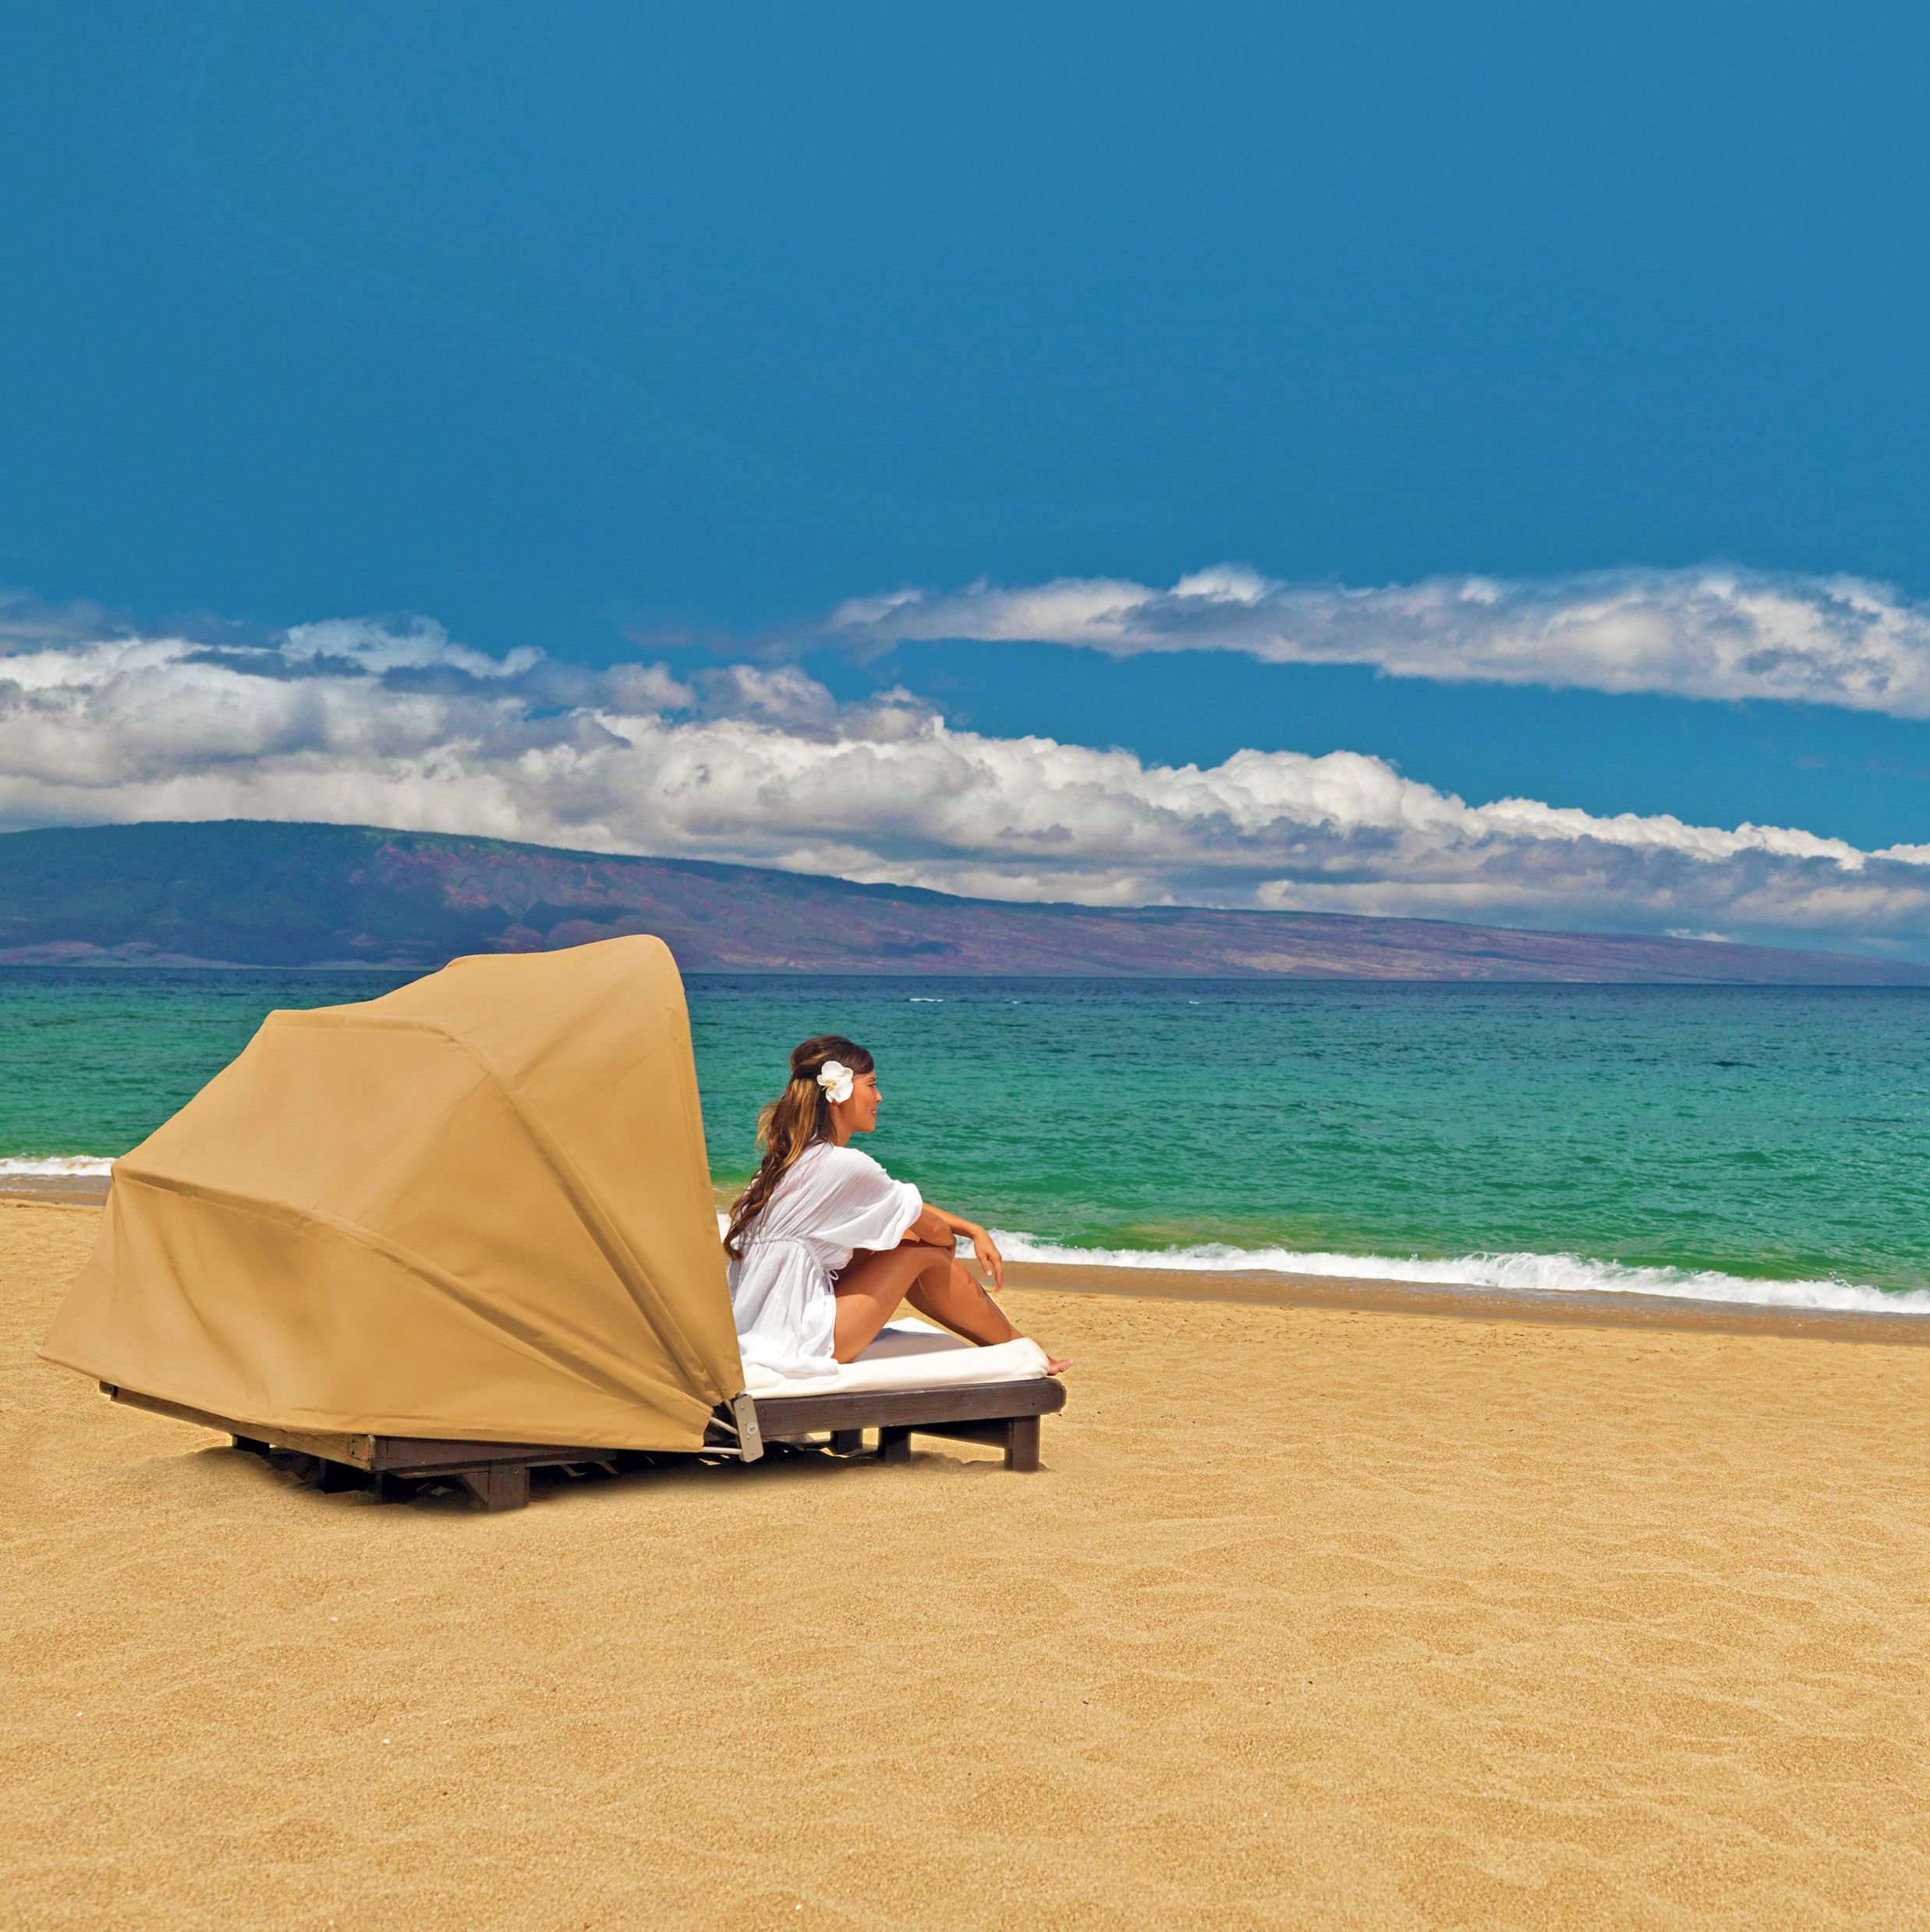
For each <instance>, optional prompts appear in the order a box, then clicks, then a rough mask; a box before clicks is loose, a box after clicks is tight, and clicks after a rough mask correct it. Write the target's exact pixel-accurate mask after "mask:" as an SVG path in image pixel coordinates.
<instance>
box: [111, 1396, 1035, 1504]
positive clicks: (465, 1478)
mask: <svg viewBox="0 0 1930 1932" xmlns="http://www.w3.org/2000/svg"><path fill="white" fill-rule="evenodd" d="M101 1393H102V1394H103V1395H104V1396H111V1397H112V1399H114V1400H115V1401H116V1402H121V1403H126V1404H127V1406H128V1407H129V1408H133V1409H147V1410H151V1411H152V1412H153V1413H154V1414H156V1415H165V1416H172V1417H175V1420H176V1421H182V1422H193V1423H196V1424H199V1426H200V1427H201V1428H204V1429H213V1430H214V1431H216V1432H217V1433H218V1434H219V1435H227V1436H232V1438H234V1444H235V1448H236V1449H245V1450H247V1451H249V1452H250V1453H252V1454H254V1455H257V1456H267V1455H269V1454H271V1453H273V1452H274V1451H277V1450H282V1451H286V1452H289V1453H292V1454H294V1455H296V1456H305V1457H306V1458H308V1459H309V1461H310V1463H312V1464H313V1467H311V1468H310V1469H308V1470H306V1471H305V1472H304V1473H305V1474H307V1475H308V1476H309V1477H310V1478H311V1479H312V1480H313V1481H315V1482H316V1483H317V1484H318V1485H319V1486H320V1488H323V1489H325V1490H342V1489H370V1488H372V1489H374V1491H375V1492H376V1494H377V1495H378V1496H381V1497H382V1498H383V1499H391V1498H393V1497H395V1496H396V1495H398V1494H400V1493H401V1491H399V1489H398V1482H399V1481H401V1480H402V1479H405V1478H406V1479H409V1480H412V1481H413V1480H418V1479H420V1478H423V1477H454V1478H459V1480H460V1481H462V1483H463V1484H465V1485H466V1487H467V1488H468V1489H469V1491H470V1492H471V1493H472V1494H473V1495H474V1496H475V1497H476V1500H477V1501H478V1502H480V1503H481V1504H482V1506H483V1508H484V1509H521V1508H522V1506H523V1505H524V1504H525V1503H526V1502H528V1501H529V1472H530V1470H533V1469H545V1468H554V1467H558V1466H559V1465H561V1464H566V1463H577V1464H589V1465H596V1464H602V1465H604V1466H614V1464H615V1463H616V1462H617V1461H618V1460H619V1459H621V1458H622V1457H625V1456H632V1455H633V1454H635V1453H636V1452H633V1451H631V1450H629V1449H599V1448H597V1447H595V1446H593V1445H586V1444H575V1445H567V1444H561V1443H547V1442H447V1441H443V1440H440V1439H438V1438H434V1437H429V1436H413V1435H320V1434H310V1433H307V1432H305V1431H301V1430H297V1429H279V1428H271V1427H269V1426H268V1425H267V1424H257V1423H252V1422H246V1421H237V1420H236V1419H235V1418H234V1417H230V1416H218V1415H210V1414H207V1412H206V1411H205V1410H200V1409H190V1408H189V1407H186V1405H185V1404H184V1403H179V1402H164V1401H163V1400H162V1399H161V1398H160V1397H159V1396H144V1395H142V1394H140V1393H139V1392H137V1391H136V1390H134V1389H122V1388H119V1387H117V1386H115V1384H113V1383H112V1382H102V1383H101ZM1064 1407H1065V1385H1064V1383H1063V1382H1059V1381H1058V1380H1057V1378H1054V1377H1050V1376H1045V1375H1037V1376H1032V1377H1029V1378H1027V1379H1026V1380H1025V1381H1024V1382H986V1383H983V1384H981V1385H977V1386H976V1387H974V1386H961V1387H957V1388H951V1389H894V1390H891V1391H888V1392H882V1393H880V1394H876V1395H862V1394H841V1395H823V1396H809V1395H805V1396H763V1397H760V1398H759V1399H757V1400H756V1402H755V1403H752V1402H751V1400H750V1399H749V1397H748V1396H738V1399H737V1402H736V1403H735V1405H734V1406H733V1407H726V1408H724V1409H721V1410H719V1411H718V1412H717V1417H716V1418H715V1419H714V1421H713V1422H712V1424H711V1425H710V1428H709V1430H708V1431H706V1434H705V1438H704V1445H703V1450H701V1451H699V1452H698V1453H703V1454H711V1455H720V1456H733V1457H737V1458H739V1459H741V1460H744V1461H747V1462H748V1461H753V1460H756V1457H757V1456H760V1455H762V1454H763V1447H762V1444H763V1442H797V1441H800V1440H802V1439H804V1438H807V1437H809V1436H813V1435H823V1434H826V1433H827V1432H828V1433H829V1435H830V1446H831V1447H832V1448H833V1449H836V1450H838V1451H840V1452H841V1453H844V1454H846V1455H855V1454H858V1453H862V1450H863V1449H864V1446H865V1431H866V1430H868V1429H875V1430H876V1431H877V1435H878V1445H877V1451H876V1453H877V1456H878V1460H880V1462H884V1463H902V1462H905V1461H908V1460H909V1459H910V1456H911V1453H912V1436H913V1435H937V1436H944V1437H947V1438H951V1440H952V1441H954V1442H987V1443H992V1444H995V1445H997V1446H999V1447H1000V1448H1002V1449H1004V1452H1005V1467H1007V1469H1017V1470H1035V1469H1036V1468H1037V1467H1039V1417H1041V1416H1047V1415H1054V1414H1057V1412H1058V1411H1059V1410H1061V1409H1063V1408H1064ZM747 1410H748V1411H749V1413H748V1414H746V1411H747ZM760 1438H761V1440H760Z"/></svg>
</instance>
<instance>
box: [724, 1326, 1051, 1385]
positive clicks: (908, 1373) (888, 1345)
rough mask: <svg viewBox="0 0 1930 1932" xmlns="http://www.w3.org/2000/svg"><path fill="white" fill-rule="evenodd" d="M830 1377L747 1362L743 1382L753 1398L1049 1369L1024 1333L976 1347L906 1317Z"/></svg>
mask: <svg viewBox="0 0 1930 1932" xmlns="http://www.w3.org/2000/svg"><path fill="white" fill-rule="evenodd" d="M835 1368H836V1372H835V1373H834V1374H832V1375H775V1374H774V1373H773V1372H772V1371H770V1370H769V1369H767V1368H759V1367H757V1366H756V1364H747V1365H746V1366H745V1371H744V1382H745V1387H746V1388H747V1389H749V1391H750V1392H751V1393H752V1395H753V1396H841V1395H856V1394H861V1393H862V1394H876V1393H880V1392H883V1391H885V1390H887V1389H960V1388H972V1387H976V1386H979V1385H983V1384H984V1383H986V1382H1024V1381H1026V1380H1028V1379H1029V1378H1031V1377H1032V1376H1034V1375H1043V1374H1044V1373H1045V1372H1046V1352H1045V1350H1043V1349H1042V1348H1041V1347H1040V1346H1039V1344H1038V1343H1036V1342H1032V1341H1028V1340H1027V1339H1025V1337H1024V1336H1020V1337H1019V1339H1018V1340H1017V1341H1015V1342H998V1343H993V1346H991V1347H990V1348H977V1347H975V1346H973V1345H972V1343H969V1342H967V1341H965V1340H962V1339H961V1338H960V1337H959V1336H955V1335H949V1334H947V1332H945V1330H944V1329H939V1328H934V1327H933V1325H931V1324H930V1322H920V1321H919V1320H918V1319H916V1318H915V1317H908V1318H906V1319H905V1320H904V1321H901V1322H887V1324H886V1325H885V1326H884V1329H881V1330H880V1332H879V1335H878V1339H876V1341H875V1342H873V1343H872V1344H871V1346H869V1348H867V1349H866V1350H865V1351H864V1353H862V1354H861V1355H860V1356H859V1357H858V1359H857V1360H856V1361H854V1362H840V1363H838V1364H835Z"/></svg>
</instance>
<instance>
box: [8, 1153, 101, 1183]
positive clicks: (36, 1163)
mask: <svg viewBox="0 0 1930 1932" xmlns="http://www.w3.org/2000/svg"><path fill="white" fill-rule="evenodd" d="M113 1166H114V1163H113V1162H112V1161H111V1160H108V1159H104V1158H103V1157H102V1156H101V1155H97V1154H9V1155H4V1156H0V1180H5V1179H7V1178H8V1177H9V1176H10V1175H22V1176H24V1175H30V1174H31V1175H47V1174H104V1173H108V1172H110V1171H111V1170H112V1168H113Z"/></svg>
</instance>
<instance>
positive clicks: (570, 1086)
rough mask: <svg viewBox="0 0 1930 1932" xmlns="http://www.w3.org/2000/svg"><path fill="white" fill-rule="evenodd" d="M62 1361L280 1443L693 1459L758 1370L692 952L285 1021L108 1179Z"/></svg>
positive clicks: (583, 961) (567, 953) (61, 1319)
mask: <svg viewBox="0 0 1930 1932" xmlns="http://www.w3.org/2000/svg"><path fill="white" fill-rule="evenodd" d="M42 1353H44V1354H45V1355H46V1356H47V1357H48V1358H49V1359H50V1360H51V1361H55V1362H58V1363H61V1364H64V1365H66V1366H67V1367H69V1368H75V1369H78V1370H80V1371H81V1372H82V1373H83V1374H85V1375H90V1376H93V1377H95V1378H97V1379H99V1380H101V1381H102V1382H112V1383H114V1384H115V1385H118V1386H120V1387H122V1388H126V1389H132V1390H135V1391H137V1392H140V1393H142V1394H144V1395H149V1396H158V1397H160V1398H161V1399H164V1400H166V1401H171V1402H176V1403H182V1405H184V1406H186V1407H192V1408H197V1409H201V1410H207V1411H208V1412H209V1413H211V1414H216V1415H220V1416H224V1417H232V1418H233V1419H235V1420H236V1421H247V1422H253V1423H258V1424H263V1425H264V1426H266V1427H269V1428H273V1427H275V1426H279V1427H281V1428H285V1429H290V1430H297V1431H321V1432H333V1433H339V1432H347V1433H353V1434H379V1435H416V1436H439V1437H448V1438H454V1439H459V1440H462V1441H467V1442H544V1443H565V1444H572V1445H583V1446H586V1447H604V1448H611V1449H694V1448H696V1446H697V1445H698V1444H699V1442H700V1441H701V1440H702V1438H703V1429H704V1425H705V1423H706V1420H707V1419H708V1417H709V1415H710V1410H712V1409H713V1408H714V1407H715V1406H716V1405H717V1403H720V1402H725V1401H728V1400H729V1399H731V1397H732V1396H735V1395H736V1394H737V1393H738V1392H739V1391H740V1390H742V1388H743V1386H744V1375H743V1369H742V1364H741V1362H740V1361H739V1359H738V1350H737V1336H736V1332H735V1329H734V1327H733V1326H732V1324H731V1304H730V1296H729V1292H728V1288H727V1286H726V1285H725V1280H724V1252H723V1248H722V1246H721V1243H720V1241H719V1240H718V1238H717V1216H716V1210H715V1206H714V1198H713V1196H712V1194H711V1190H710V1171H709V1167H708V1164H707V1162H706V1159H705V1154H704V1141H703V1118H702V1115H701V1113H700V1111H699V1106H698V1100H697V1081H696V1068H695V1067H694V1064H693V1063H692V1058H691V1051H690V1026H689V1016H688V1014H687V1013H686V1011H685V1005H684V996H683V985H682V981H681V980H680V979H679V978H678V973H677V968H676V965H675V962H674V961H672V959H671V956H670V953H669V950H668V948H667V947H665V946H664V944H663V943H662V942H661V941H660V940H658V939H649V938H643V937H637V938H628V939H607V940H604V941H602V942H600V943H597V944H596V945H592V946H582V947H572V948H569V949H568V950H563V951H560V952H554V953H539V954H513V955H500V956H494V957H476V958H469V959H459V960H457V961H454V962H453V963H452V964H450V965H448V966H447V967H445V968H444V969H443V970H442V971H441V972H438V973H432V974H430V975H429V976H428V977H427V978H423V979H420V980H417V981H416V982H413V984H411V985H406V986H403V987H401V988H398V989H397V990H396V991H395V992H394V993H388V994H385V995H384V996H382V997H381V999H378V1000H369V1001H367V1002H366V1003H363V1004H360V1005H355V1006H344V1007H321V1008H319V1009H316V1010H311V1011H306V1012H293V1013H274V1014H270V1015H269V1016H268V1017H267V1020H266V1021H264V1022H263V1024H262V1026H261V1029H260V1031H259V1032H258V1033H257V1034H256V1035H255V1037H254V1039H253V1041H252V1042H250V1044H249V1046H247V1048H246V1049H245V1050H244V1051H243V1053H242V1054H241V1055H240V1056H239V1058H238V1059H237V1060H235V1061H234V1063H232V1065H231V1066H229V1067H227V1068H225V1070H223V1071H222V1072H221V1073H220V1074H217V1075H216V1076H215V1077H214V1079H213V1080H212V1081H210V1082H209V1083H208V1085H207V1086H206V1087H205V1088H203V1089H202V1091H201V1092H200V1093H199V1094H197V1095H196V1096H195V1098H194V1099H193V1100H191V1101H190V1102H189V1103H188V1104H187V1106H185V1107H183V1108H182V1109H181V1111H180V1112H179V1113H177V1114H176V1115H175V1116H174V1117H173V1119H172V1120H169V1121H168V1122H167V1123H165V1125H164V1126H162V1127H160V1128H159V1129H158V1130H157V1131H155V1132H154V1134H151V1136H150V1137H149V1138H147V1140H146V1141H143V1142H142V1143H141V1145H140V1146H139V1147H137V1148H135V1149H134V1151H133V1152H132V1153H130V1154H129V1155H126V1156H125V1157H124V1158H123V1159H121V1160H119V1161H118V1162H116V1163H115V1169H114V1178H113V1183H112V1187H111V1188H110V1190H109V1193H108V1207H107V1212H106V1214H105V1215H104V1220H103V1223H102V1227H101V1236H100V1239H99V1241H98V1243H97V1246H96V1247H95V1250H94V1256H93V1258H92V1259H91V1260H90V1262H89V1263H88V1265H87V1268H86V1269H84V1270H83V1272H82V1274H81V1275H80V1278H79V1279H78V1280H77V1281H76V1283H75V1284H74V1286H73V1289H72V1290H70V1292H69V1294H68V1297H67V1298H66V1301H65V1302H64V1303H63V1304H62V1307H61V1309H60V1311H59V1313H58V1315H57V1316H56V1317H55V1322H54V1325H53V1329H52V1330H51V1332H50V1334H49V1335H48V1339H47V1341H46V1343H45V1346H44V1349H43V1350H42Z"/></svg>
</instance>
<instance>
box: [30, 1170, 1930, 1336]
mask: <svg viewBox="0 0 1930 1932" xmlns="http://www.w3.org/2000/svg"><path fill="white" fill-rule="evenodd" d="M107 1191H108V1181H107V1177H106V1176H105V1175H104V1174H76V1175H73V1176H65V1175H59V1176H56V1175H47V1176H41V1175H36V1176H33V1177H20V1179H19V1183H18V1184H12V1185H9V1184H0V1206H5V1205H15V1204H18V1205H28V1206H38V1207H57V1208H76V1209H80V1208H99V1207H101V1205H103V1204H104V1202H105V1201H106V1199H107ZM1005 1279H1006V1282H1007V1285H1008V1286H1011V1287H1014V1288H1019V1289H1029V1290H1037V1291H1040V1292H1043V1293H1050V1294H1065V1295H1103V1296H1107V1297H1117V1298H1119V1299H1121V1300H1139V1301H1187V1302H1209V1303H1219V1304H1233V1305H1235V1306H1238V1307H1262V1308H1319V1309H1327V1310H1331V1311H1336V1312H1339V1313H1345V1314H1353V1315H1427V1316H1432V1317H1435V1318H1441V1319H1446V1320H1449V1321H1458V1322H1526V1323H1528V1324H1530V1325H1534V1326H1549V1325H1553V1326H1556V1327H1562V1328H1587V1329H1646V1330H1648V1331H1651V1332H1656V1333H1663V1332H1667V1333H1674V1334H1700V1335H1764V1336H1789V1337H1791V1338H1794V1339H1801V1340H1805V1341H1819V1342H1857V1343H1864V1344H1866V1345H1870V1344H1874V1345H1875V1346H1889V1347H1903V1348H1925V1347H1930V1316H1925V1315H1886V1314H1884V1313H1882V1312H1881V1311H1876V1310H1870V1311H1863V1310H1861V1309H1835V1308H1790V1307H1771V1306H1767V1305H1762V1304H1753V1303H1750V1302H1742V1301H1703V1300H1696V1299H1694V1298H1693V1297H1687V1296H1678V1295H1649V1294H1624V1293H1610V1292H1606V1291H1595V1290H1584V1289H1577V1290H1563V1291H1556V1290H1543V1289H1532V1288H1488V1287H1482V1286H1477V1285H1476V1284H1475V1283H1454V1282H1441V1283H1435V1282H1425V1283H1423V1282H1411V1281H1387V1280H1378V1279H1374V1278H1372V1277H1370V1276H1335V1275H1290V1274H1285V1273H1281V1272H1275V1271H1273V1270H1269V1269H1253V1270H1251V1271H1245V1270H1235V1269H1225V1270H1220V1269H1211V1270H1209V1269H1183V1268H1105V1267H1100V1266H1096V1265H1095V1266H1086V1265H1081V1264H1068V1263H1064V1262H1047V1261H1013V1262H1011V1263H1008V1264H1007V1267H1006V1270H1005Z"/></svg>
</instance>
